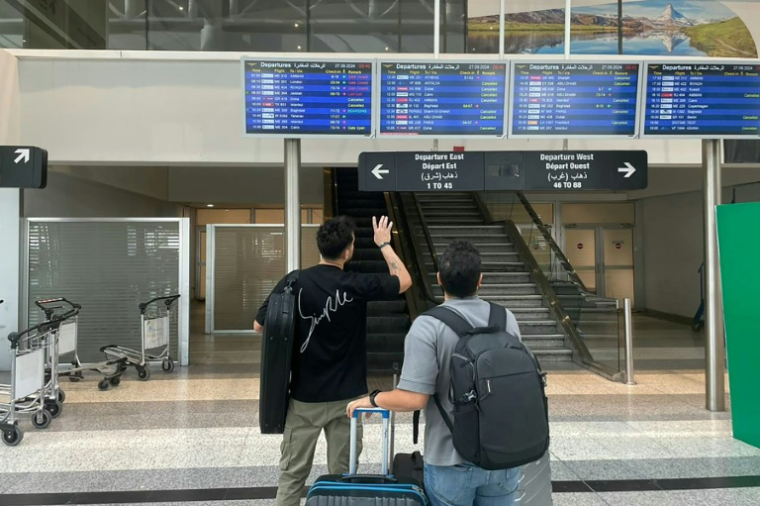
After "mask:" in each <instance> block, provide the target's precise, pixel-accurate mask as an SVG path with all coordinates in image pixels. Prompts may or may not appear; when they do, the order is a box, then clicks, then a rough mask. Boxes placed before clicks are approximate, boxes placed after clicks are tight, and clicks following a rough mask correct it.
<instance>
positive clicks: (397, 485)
mask: <svg viewBox="0 0 760 506" xmlns="http://www.w3.org/2000/svg"><path fill="white" fill-rule="evenodd" d="M367 412H370V413H380V414H381V415H382V417H383V464H382V466H383V468H382V474H379V475H362V474H356V471H357V455H356V448H357V444H356V425H357V417H358V416H359V415H360V414H361V413H367ZM390 418H391V414H390V413H389V412H388V411H387V410H384V409H365V410H357V411H356V412H355V413H354V417H353V418H352V419H351V457H350V461H349V462H350V469H349V473H348V474H347V475H344V476H339V475H325V476H320V477H319V478H317V480H316V481H315V482H314V485H312V486H311V488H310V489H309V493H308V494H307V496H306V506H377V505H379V504H382V505H383V506H429V502H428V499H427V496H426V495H425V491H424V487H423V484H422V483H420V482H418V481H417V480H415V479H413V478H411V477H397V476H394V475H393V474H392V472H391V470H390V461H391V456H392V455H393V444H392V438H391V437H390V436H389V433H390V429H391V427H390V426H391V422H390Z"/></svg>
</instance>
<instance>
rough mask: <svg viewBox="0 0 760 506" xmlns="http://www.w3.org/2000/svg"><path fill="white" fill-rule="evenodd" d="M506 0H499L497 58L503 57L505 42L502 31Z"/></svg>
mask: <svg viewBox="0 0 760 506" xmlns="http://www.w3.org/2000/svg"><path fill="white" fill-rule="evenodd" d="M506 1H507V0H501V1H500V2H499V58H502V57H504V43H505V39H504V37H505V35H506V34H505V33H504V25H505V24H504V16H505V15H506V9H505V5H504V2H506Z"/></svg>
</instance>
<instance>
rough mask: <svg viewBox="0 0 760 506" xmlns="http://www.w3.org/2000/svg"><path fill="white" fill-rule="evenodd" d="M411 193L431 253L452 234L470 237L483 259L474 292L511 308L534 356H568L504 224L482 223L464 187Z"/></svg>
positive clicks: (437, 291) (542, 358) (439, 250)
mask: <svg viewBox="0 0 760 506" xmlns="http://www.w3.org/2000/svg"><path fill="white" fill-rule="evenodd" d="M417 199H418V201H419V203H420V208H421V210H422V214H423V216H424V218H425V222H426V223H427V226H428V230H429V232H430V236H431V238H432V241H433V247H434V249H435V254H436V256H437V257H440V255H441V254H443V251H444V250H445V249H446V247H447V246H448V245H449V244H450V243H451V242H452V241H454V240H455V239H466V240H469V241H470V242H472V243H473V244H474V245H475V246H476V247H477V248H478V250H480V253H481V255H482V259H483V286H482V288H481V289H480V292H479V295H480V297H481V298H482V299H484V300H488V301H492V302H496V303H497V304H500V305H502V306H504V307H506V308H507V309H509V310H510V311H512V313H513V314H514V315H515V317H516V318H517V321H518V324H519V326H520V332H521V333H522V338H523V342H525V343H526V344H528V346H530V348H531V350H532V351H533V352H534V353H535V354H536V356H537V357H538V359H539V361H541V362H547V361H570V360H571V359H572V350H571V349H570V348H567V347H565V344H564V338H565V336H564V333H563V332H562V330H561V326H560V325H559V323H558V322H557V320H556V319H555V318H554V317H553V316H552V315H551V312H550V310H549V307H548V305H547V303H546V302H545V301H544V298H543V296H542V295H541V294H540V292H539V290H538V287H537V285H536V283H535V282H534V281H533V280H532V279H531V275H530V271H529V269H528V267H527V266H526V264H525V263H524V261H523V260H522V259H521V258H520V256H519V254H518V253H517V252H516V250H515V247H514V244H513V243H512V240H511V238H510V237H509V236H508V234H507V232H506V231H505V229H504V227H503V226H501V225H489V224H487V222H486V218H485V216H483V214H482V212H481V211H480V208H479V207H478V205H477V203H476V201H475V199H474V197H473V196H472V195H471V194H468V193H445V194H436V193H424V194H423V193H419V194H417ZM417 239H418V241H419V240H420V238H419V237H418V238H417ZM423 244H424V243H423ZM428 258H429V257H428ZM429 260H430V261H429V263H428V265H427V270H428V272H429V273H430V283H431V285H432V288H433V293H435V294H438V296H439V297H440V300H441V301H442V300H443V290H442V289H441V287H440V286H439V285H438V284H437V280H436V278H435V269H434V267H433V265H432V259H429Z"/></svg>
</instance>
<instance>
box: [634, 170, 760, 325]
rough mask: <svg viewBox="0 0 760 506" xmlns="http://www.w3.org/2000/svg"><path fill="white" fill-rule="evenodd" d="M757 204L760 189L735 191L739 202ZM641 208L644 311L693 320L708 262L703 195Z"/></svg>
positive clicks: (653, 201)
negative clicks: (703, 268) (704, 263)
mask: <svg viewBox="0 0 760 506" xmlns="http://www.w3.org/2000/svg"><path fill="white" fill-rule="evenodd" d="M731 198H732V188H731V186H724V188H723V202H724V203H725V204H729V203H730V202H731ZM758 201H760V185H748V186H737V189H736V202H737V203H741V202H758ZM640 205H641V207H642V208H643V211H642V216H643V223H637V226H640V227H641V228H642V235H643V246H644V275H643V279H644V291H645V300H646V308H647V309H652V310H655V311H660V312H663V313H668V314H673V315H678V316H685V317H689V318H691V317H692V316H694V313H696V311H697V308H698V307H699V300H700V299H699V274H698V272H697V271H698V269H699V266H700V265H701V264H702V261H703V259H704V226H703V223H704V222H703V214H704V212H703V194H702V192H701V191H699V192H687V193H679V194H675V195H667V196H660V197H652V198H647V199H643V200H642V201H641V203H640ZM752 225H754V224H747V226H748V233H753V232H751V231H750V230H749V227H750V226H752Z"/></svg>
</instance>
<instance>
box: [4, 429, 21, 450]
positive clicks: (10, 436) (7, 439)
mask: <svg viewBox="0 0 760 506" xmlns="http://www.w3.org/2000/svg"><path fill="white" fill-rule="evenodd" d="M23 439H24V431H23V430H21V428H20V427H13V428H12V429H8V430H4V431H3V443H5V445H6V446H16V445H18V444H19V443H20V442H21V441H22V440H23Z"/></svg>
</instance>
